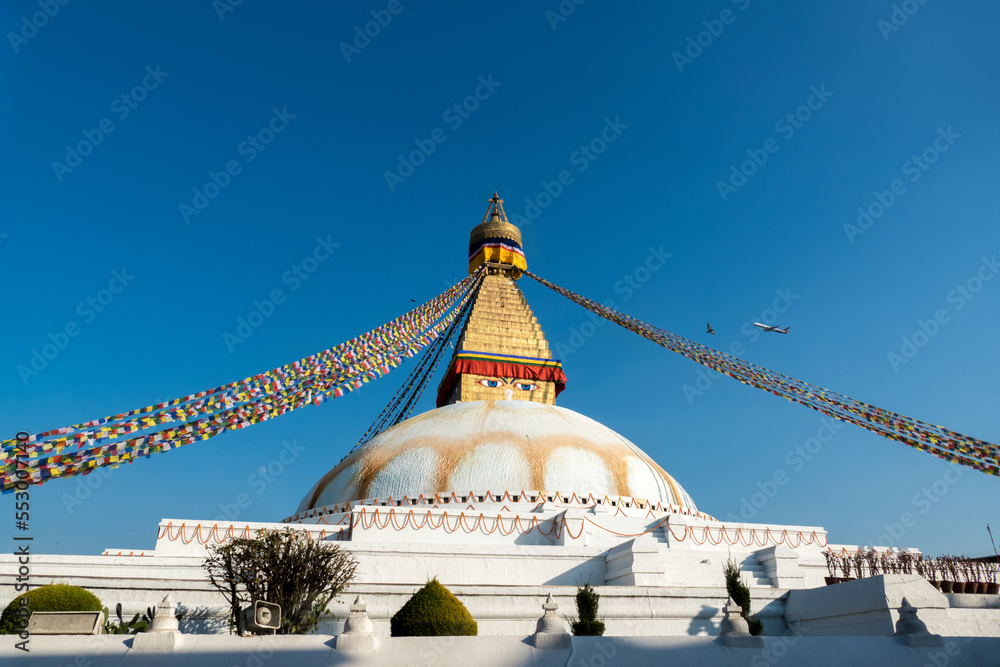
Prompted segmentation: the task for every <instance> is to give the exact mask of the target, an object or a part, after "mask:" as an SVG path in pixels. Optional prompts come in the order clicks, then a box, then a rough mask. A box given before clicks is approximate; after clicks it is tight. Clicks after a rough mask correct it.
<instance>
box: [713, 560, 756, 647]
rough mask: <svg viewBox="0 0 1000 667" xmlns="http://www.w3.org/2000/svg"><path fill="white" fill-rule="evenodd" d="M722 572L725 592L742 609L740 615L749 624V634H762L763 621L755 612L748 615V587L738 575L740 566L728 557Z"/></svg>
mask: <svg viewBox="0 0 1000 667" xmlns="http://www.w3.org/2000/svg"><path fill="white" fill-rule="evenodd" d="M722 572H723V574H724V575H725V577H726V592H728V593H729V597H731V598H733V602H735V603H736V604H738V605H739V606H740V609H742V610H743V611H742V613H741V614H740V616H742V617H743V618H745V619H746V621H747V625H748V626H750V634H751V635H762V634H764V622H763V621H761V620H760V619H759V618H757V615H756V614H754V615H753V616H751V615H750V589H749V588H747V585H746V584H744V583H743V577H741V576H740V566H739V565H738V564H737V563H736V561H735V560H733V559H732V558H730V559H729V560H727V561H726V564H725V565H724V566H723V568H722Z"/></svg>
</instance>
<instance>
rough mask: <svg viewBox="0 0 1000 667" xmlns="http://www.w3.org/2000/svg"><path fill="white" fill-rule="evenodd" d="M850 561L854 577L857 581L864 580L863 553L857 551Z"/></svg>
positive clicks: (859, 550)
mask: <svg viewBox="0 0 1000 667" xmlns="http://www.w3.org/2000/svg"><path fill="white" fill-rule="evenodd" d="M851 561H853V565H854V574H855V576H856V577H857V578H858V579H864V578H865V554H864V552H862V551H861V549H858V552H857V553H856V554H854V557H853V558H852V559H851Z"/></svg>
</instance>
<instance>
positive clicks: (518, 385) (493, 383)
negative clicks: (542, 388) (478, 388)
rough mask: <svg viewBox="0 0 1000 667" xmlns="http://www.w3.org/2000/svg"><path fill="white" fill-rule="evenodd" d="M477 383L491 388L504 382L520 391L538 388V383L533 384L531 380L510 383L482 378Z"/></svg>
mask: <svg viewBox="0 0 1000 667" xmlns="http://www.w3.org/2000/svg"><path fill="white" fill-rule="evenodd" d="M479 384H481V385H483V386H484V387H489V388H491V389H496V388H498V387H501V386H502V385H504V384H512V385H513V387H514V388H515V389H520V390H521V391H535V390H536V389H538V385H537V384H534V383H533V382H514V383H510V382H508V381H506V380H491V379H482V380H480V381H479Z"/></svg>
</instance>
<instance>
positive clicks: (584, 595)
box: [573, 583, 604, 637]
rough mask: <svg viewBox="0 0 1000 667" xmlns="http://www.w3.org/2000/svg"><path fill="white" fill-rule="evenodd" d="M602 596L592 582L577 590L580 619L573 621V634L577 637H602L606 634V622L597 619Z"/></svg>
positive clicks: (577, 606) (577, 607) (577, 610)
mask: <svg viewBox="0 0 1000 667" xmlns="http://www.w3.org/2000/svg"><path fill="white" fill-rule="evenodd" d="M600 599H601V596H600V595H598V594H597V593H596V592H595V591H594V589H593V588H591V586H590V584H589V583H587V584H584V586H583V588H581V589H579V590H578V591H577V592H576V613H578V614H579V615H580V620H578V621H573V634H574V635H576V636H577V637H600V636H602V635H604V623H603V622H601V621H598V620H597V605H598V602H599V601H600Z"/></svg>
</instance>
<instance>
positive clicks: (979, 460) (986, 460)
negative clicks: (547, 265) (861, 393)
mask: <svg viewBox="0 0 1000 667" xmlns="http://www.w3.org/2000/svg"><path fill="white" fill-rule="evenodd" d="M524 274H525V275H527V276H529V277H530V278H532V279H534V280H536V281H538V282H540V283H541V284H543V285H545V286H546V287H548V288H549V289H551V290H553V291H555V292H557V293H558V294H561V295H562V296H564V297H566V298H568V299H569V300H571V301H573V302H575V303H577V304H579V305H581V306H583V307H584V308H586V309H587V310H589V311H591V312H593V313H596V314H597V315H600V316H601V317H603V318H605V319H607V320H610V321H612V322H614V323H615V324H618V325H619V326H621V327H623V328H625V329H628V330H629V331H632V332H634V333H637V334H639V335H640V336H642V337H644V338H647V339H648V340H651V341H653V342H654V343H657V344H658V345H661V346H663V347H665V348H667V349H668V350H671V351H673V352H677V353H678V354H682V355H684V356H685V357H687V358H688V359H692V360H694V361H696V362H698V363H699V364H702V365H703V366H707V367H708V368H711V369H712V370H715V371H717V372H719V373H722V374H724V375H727V376H729V377H731V378H734V379H736V380H738V381H740V382H742V383H743V384H747V385H750V386H752V387H756V388H758V389H763V390H765V391H768V392H770V393H772V394H774V395H775V396H781V397H782V398H787V399H788V400H790V401H794V402H795V403H798V404H800V405H804V406H806V407H807V408H812V409H813V410H817V411H819V412H821V413H823V414H824V415H826V416H828V417H832V418H835V419H839V420H841V421H844V422H847V423H849V424H854V425H856V426H860V427H862V428H864V429H867V430H869V431H872V432H873V433H877V434H879V435H881V436H883V437H886V438H889V439H890V440H895V441H897V442H901V443H903V444H905V445H908V446H910V447H913V448H915V449H918V450H920V451H923V452H927V453H929V454H933V455H934V456H936V457H938V458H940V459H944V460H945V461H949V462H951V463H958V464H961V465H964V466H968V467H970V468H974V469H976V470H979V471H980V472H985V473H987V474H990V475H998V476H1000V447H997V445H994V444H992V443H989V442H986V441H984V440H979V439H977V438H973V437H971V436H968V435H963V434H961V433H957V432H955V431H951V430H949V429H946V428H944V427H942V426H934V425H932V424H927V423H924V422H922V421H919V420H917V419H913V418H911V417H907V416H905V415H901V414H898V413H896V412H892V411H890V410H885V409H883V408H879V407H876V406H874V405H871V404H869V403H865V402H863V401H858V400H855V399H853V398H850V397H848V396H844V395H843V394H838V393H837V392H834V391H830V390H829V389H822V388H820V387H816V386H814V385H811V384H808V383H806V382H802V381H801V380H796V379H795V378H792V377H789V376H787V375H783V374H781V373H777V372H775V371H771V370H768V369H766V368H763V367H761V366H757V365H756V364H753V363H750V362H748V361H744V360H742V359H737V358H735V357H731V356H729V355H727V354H724V353H722V352H719V351H717V350H713V349H712V348H710V347H706V346H704V345H701V344H699V343H695V342H694V341H691V340H688V339H686V338H683V337H681V336H678V335H676V334H672V333H670V332H668V331H664V330H662V329H658V328H657V327H654V326H652V325H649V324H646V323H645V322H642V321H640V320H637V319H635V318H634V317H630V316H628V315H625V314H623V313H620V312H618V311H617V310H614V309H613V308H608V307H607V306H604V305H601V304H599V303H597V302H596V301H592V300H590V299H588V298H586V297H582V296H580V295H578V294H575V293H573V292H571V291H569V290H567V289H564V288H562V287H559V286H557V285H555V284H553V283H551V282H549V281H547V280H545V279H543V278H540V277H538V276H536V275H535V274H533V273H531V272H530V271H527V270H525V271H524Z"/></svg>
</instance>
